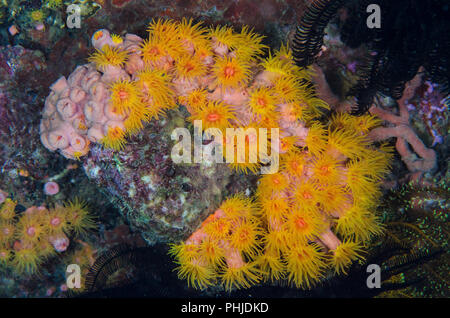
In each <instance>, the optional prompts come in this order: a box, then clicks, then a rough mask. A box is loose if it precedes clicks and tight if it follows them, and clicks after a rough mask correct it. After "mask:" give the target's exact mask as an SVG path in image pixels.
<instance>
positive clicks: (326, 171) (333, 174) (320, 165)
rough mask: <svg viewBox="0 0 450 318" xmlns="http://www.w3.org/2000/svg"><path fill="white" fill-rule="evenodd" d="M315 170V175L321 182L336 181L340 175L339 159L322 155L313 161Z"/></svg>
mask: <svg viewBox="0 0 450 318" xmlns="http://www.w3.org/2000/svg"><path fill="white" fill-rule="evenodd" d="M313 172H314V175H313V177H314V178H315V179H316V180H317V181H318V182H319V183H320V184H333V183H336V182H337V181H338V178H339V175H340V173H339V172H340V171H339V165H338V161H337V160H336V159H334V158H333V157H331V156H327V155H321V156H319V157H318V158H316V160H315V161H314V163H313Z"/></svg>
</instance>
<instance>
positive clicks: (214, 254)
mask: <svg viewBox="0 0 450 318" xmlns="http://www.w3.org/2000/svg"><path fill="white" fill-rule="evenodd" d="M198 255H200V257H201V258H205V259H206V261H207V262H208V264H212V265H213V266H223V265H224V264H225V259H224V255H225V254H224V251H223V248H222V247H221V246H220V244H219V242H218V241H216V240H212V239H205V240H204V241H203V242H202V243H201V244H200V247H199V251H198Z"/></svg>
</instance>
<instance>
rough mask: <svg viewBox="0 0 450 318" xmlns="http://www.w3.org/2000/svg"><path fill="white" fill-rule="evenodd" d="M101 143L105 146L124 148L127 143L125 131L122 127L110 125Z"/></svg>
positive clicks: (115, 148) (117, 148)
mask: <svg viewBox="0 0 450 318" xmlns="http://www.w3.org/2000/svg"><path fill="white" fill-rule="evenodd" d="M101 143H102V145H103V146H104V147H105V148H111V149H114V150H122V149H123V148H125V144H126V139H125V131H124V130H123V129H122V128H121V127H109V128H108V132H107V134H106V136H105V137H104V138H103V139H102V140H101Z"/></svg>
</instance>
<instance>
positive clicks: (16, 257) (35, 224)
mask: <svg viewBox="0 0 450 318" xmlns="http://www.w3.org/2000/svg"><path fill="white" fill-rule="evenodd" d="M16 205H17V202H15V201H13V200H12V199H10V198H8V199H6V201H5V202H4V203H3V205H2V206H1V208H0V271H3V270H7V269H12V270H13V271H14V272H16V273H18V274H24V273H25V274H34V273H36V272H37V271H38V270H39V266H40V265H41V264H42V263H44V262H45V261H46V260H47V259H49V258H51V257H53V256H55V255H57V254H58V253H62V252H64V251H66V250H67V248H68V246H69V244H70V240H69V238H70V239H72V240H73V239H76V238H77V237H79V236H80V235H82V234H84V233H85V232H86V231H88V230H92V229H93V228H94V227H95V223H94V221H93V219H92V217H91V216H90V215H89V213H88V211H87V210H86V208H85V206H84V204H83V203H81V202H79V201H78V200H75V201H73V202H68V203H67V204H65V205H64V206H55V207H54V208H52V209H47V208H46V207H44V206H40V207H36V206H32V207H30V208H28V209H26V210H25V211H24V212H22V213H20V214H18V213H16V212H15V208H16Z"/></svg>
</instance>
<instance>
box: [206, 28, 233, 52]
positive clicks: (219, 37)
mask: <svg viewBox="0 0 450 318" xmlns="http://www.w3.org/2000/svg"><path fill="white" fill-rule="evenodd" d="M209 36H210V37H211V38H212V40H213V41H215V42H216V43H217V44H218V45H223V46H227V47H228V48H229V49H230V48H234V47H235V46H236V44H237V41H239V39H238V37H237V36H236V34H234V32H233V29H232V28H231V27H227V26H216V27H215V28H211V29H210V31H209Z"/></svg>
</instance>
